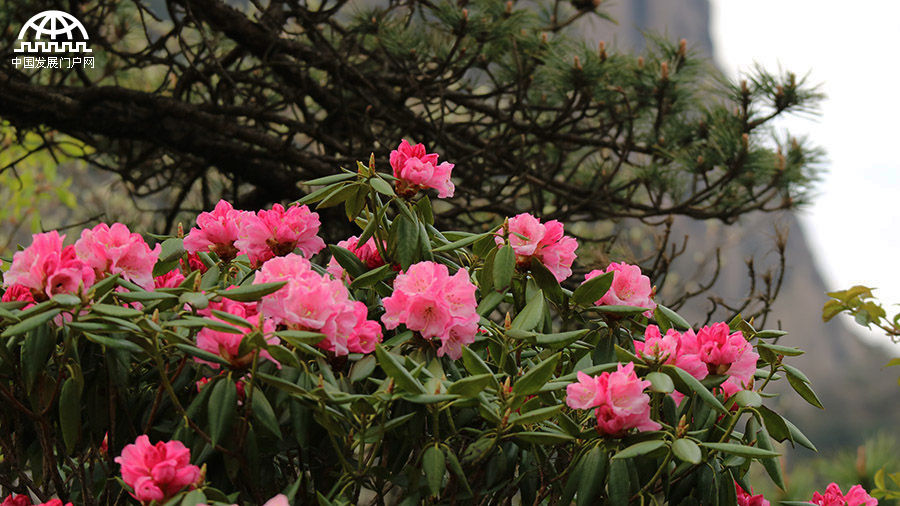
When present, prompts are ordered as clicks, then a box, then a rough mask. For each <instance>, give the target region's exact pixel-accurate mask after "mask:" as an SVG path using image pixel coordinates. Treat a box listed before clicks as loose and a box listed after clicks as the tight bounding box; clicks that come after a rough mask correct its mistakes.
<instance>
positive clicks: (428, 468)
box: [422, 446, 447, 497]
mask: <svg viewBox="0 0 900 506" xmlns="http://www.w3.org/2000/svg"><path fill="white" fill-rule="evenodd" d="M446 469H447V464H446V461H445V460H444V452H442V451H441V450H440V449H439V448H438V447H437V446H429V447H428V449H426V450H425V453H424V454H423V455H422V470H423V471H425V482H426V483H427V484H428V491H429V492H430V493H431V496H432V497H437V496H438V495H439V494H440V492H441V485H442V484H443V481H444V472H445V471H446Z"/></svg>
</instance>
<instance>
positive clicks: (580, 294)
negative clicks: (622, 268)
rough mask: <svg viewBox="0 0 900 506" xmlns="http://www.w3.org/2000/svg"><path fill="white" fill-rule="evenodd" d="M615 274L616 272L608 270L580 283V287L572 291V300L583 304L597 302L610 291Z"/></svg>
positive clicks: (587, 304)
mask: <svg viewBox="0 0 900 506" xmlns="http://www.w3.org/2000/svg"><path fill="white" fill-rule="evenodd" d="M615 274H616V273H615V272H607V273H604V274H601V275H600V276H596V277H593V278H591V279H589V280H587V281H585V282H584V283H582V284H580V285H578V288H576V289H575V291H574V292H572V302H574V303H575V304H579V305H582V306H590V305H592V304H593V303H595V302H597V301H598V300H600V299H601V298H603V296H604V295H606V292H608V291H609V287H610V286H612V282H613V277H614V276H615Z"/></svg>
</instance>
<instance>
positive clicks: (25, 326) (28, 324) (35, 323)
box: [0, 309, 60, 338]
mask: <svg viewBox="0 0 900 506" xmlns="http://www.w3.org/2000/svg"><path fill="white" fill-rule="evenodd" d="M59 313H60V310H59V309H51V310H50V311H46V312H44V313H40V314H37V315H34V316H30V317H28V318H26V319H24V320H22V321H20V322H19V323H17V324H15V325H13V326H11V327H9V328H7V329H6V330H4V331H3V333H2V334H0V338H7V337H13V336H17V335H19V334H24V333H26V332H28V331H29V330H32V329H35V328H37V327H39V326H41V325H43V324H45V323H47V322H48V321H50V320H52V319H53V317H55V316H56V315H58V314H59Z"/></svg>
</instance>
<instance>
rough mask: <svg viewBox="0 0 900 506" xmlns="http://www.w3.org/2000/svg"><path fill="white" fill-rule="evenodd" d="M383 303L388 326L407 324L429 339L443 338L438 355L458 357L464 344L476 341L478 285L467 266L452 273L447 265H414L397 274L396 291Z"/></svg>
mask: <svg viewBox="0 0 900 506" xmlns="http://www.w3.org/2000/svg"><path fill="white" fill-rule="evenodd" d="M382 303H383V304H384V310H385V313H384V315H383V316H382V317H381V321H382V322H384V324H385V326H386V327H387V328H388V329H393V328H396V327H397V326H398V325H400V324H401V323H403V324H405V325H406V327H407V328H409V329H410V330H414V331H417V332H419V333H420V334H422V337H424V338H426V339H430V338H438V339H440V340H441V347H440V348H438V350H437V354H438V356H444V355H445V354H446V355H447V356H449V357H450V358H452V359H454V360H456V359H458V358H459V357H460V356H461V355H462V347H463V346H465V345H468V344H471V343H473V342H475V333H476V332H477V331H478V313H476V312H475V307H476V306H477V301H476V300H475V285H474V284H472V281H471V280H470V279H469V273H468V271H466V270H465V269H460V270H458V271H456V274H454V275H453V276H451V275H450V273H449V271H448V270H447V266H446V265H443V264H439V263H436V262H428V261H426V262H419V263H417V264H413V265H411V266H410V267H409V269H408V270H407V271H406V272H404V273H401V274H400V275H399V276H397V279H396V280H394V293H393V294H392V295H391V296H390V297H387V298H385V299H384V300H382Z"/></svg>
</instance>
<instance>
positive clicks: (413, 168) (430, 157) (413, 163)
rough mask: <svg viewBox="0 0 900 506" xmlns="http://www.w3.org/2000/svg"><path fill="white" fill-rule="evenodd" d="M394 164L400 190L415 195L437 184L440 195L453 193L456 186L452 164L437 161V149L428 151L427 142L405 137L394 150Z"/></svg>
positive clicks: (406, 194)
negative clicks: (431, 151)
mask: <svg viewBox="0 0 900 506" xmlns="http://www.w3.org/2000/svg"><path fill="white" fill-rule="evenodd" d="M391 168H392V169H393V170H394V177H396V178H397V179H398V180H399V181H397V193H399V194H400V195H404V196H412V195H415V194H416V193H417V192H418V191H419V190H421V189H425V188H434V189H435V190H437V191H438V197H440V198H446V197H452V196H453V192H454V190H455V189H456V188H455V187H454V186H453V182H452V181H450V172H451V171H453V164H452V163H449V162H441V163H438V155H437V153H426V152H425V145H424V144H416V145H412V144H410V143H409V142H407V141H406V139H403V140H402V141H400V145H399V146H397V149H395V150H393V151H391Z"/></svg>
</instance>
